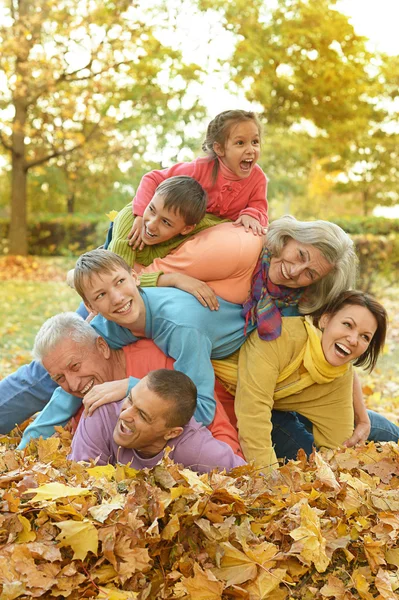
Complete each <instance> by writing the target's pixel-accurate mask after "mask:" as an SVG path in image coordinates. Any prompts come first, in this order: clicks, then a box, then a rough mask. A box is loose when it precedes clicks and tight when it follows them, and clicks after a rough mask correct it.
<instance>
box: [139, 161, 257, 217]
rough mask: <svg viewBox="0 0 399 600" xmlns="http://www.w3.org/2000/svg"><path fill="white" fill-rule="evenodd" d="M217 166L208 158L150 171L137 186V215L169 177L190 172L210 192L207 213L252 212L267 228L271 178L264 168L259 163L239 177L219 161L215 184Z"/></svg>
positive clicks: (223, 214) (235, 214)
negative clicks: (267, 176)
mask: <svg viewBox="0 0 399 600" xmlns="http://www.w3.org/2000/svg"><path fill="white" fill-rule="evenodd" d="M213 165H214V160H209V158H207V157H205V158H197V159H196V160H193V161H192V162H188V163H177V164H176V165H173V166H172V167H169V168H168V169H162V170H160V171H150V173H147V174H146V175H144V177H143V178H142V180H141V182H140V185H139V187H138V189H137V193H136V196H135V198H134V202H133V213H134V214H135V215H136V216H140V217H142V216H143V213H144V210H145V209H146V207H147V206H148V204H149V203H150V201H151V199H152V197H153V196H154V193H155V190H156V188H157V187H158V185H159V184H160V183H162V182H163V181H165V179H169V177H174V176H176V175H187V176H189V177H193V178H194V179H196V180H197V181H198V182H199V183H200V184H201V185H202V187H203V188H204V189H205V191H206V192H207V194H208V205H207V212H210V213H212V214H214V215H218V216H220V217H224V218H227V219H231V220H233V221H235V220H236V219H238V218H239V217H240V216H242V215H249V216H251V217H254V218H255V219H257V220H258V221H259V222H260V224H261V225H262V226H263V227H267V225H268V217H267V199H266V193H267V178H266V175H265V174H264V172H263V171H262V169H261V168H260V167H259V166H258V165H255V166H254V168H253V169H252V172H251V174H250V175H249V177H247V178H245V179H238V178H237V176H236V175H234V173H232V171H231V170H230V169H229V168H228V167H226V166H225V165H224V164H223V163H222V162H221V161H220V160H219V171H218V175H217V178H216V181H215V183H213V181H212V169H213Z"/></svg>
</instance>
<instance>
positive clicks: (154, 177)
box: [133, 162, 195, 217]
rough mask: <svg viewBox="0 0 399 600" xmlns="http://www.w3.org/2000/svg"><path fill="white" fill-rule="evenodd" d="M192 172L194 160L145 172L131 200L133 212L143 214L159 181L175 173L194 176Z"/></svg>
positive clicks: (193, 170)
mask: <svg viewBox="0 0 399 600" xmlns="http://www.w3.org/2000/svg"><path fill="white" fill-rule="evenodd" d="M194 172H195V162H191V163H178V164H176V165H173V166H172V167H169V168H168V169H162V170H160V171H150V172H149V173H146V174H145V175H144V177H143V178H142V180H141V181H140V184H139V187H138V188H137V192H136V196H135V198H134V200H133V214H135V215H138V216H140V217H142V216H143V214H144V211H145V209H146V208H147V206H148V205H149V203H150V201H151V199H152V197H153V195H154V194H155V190H156V189H157V187H158V186H159V184H160V183H162V182H163V181H165V179H169V177H174V176H175V175H188V176H189V177H194Z"/></svg>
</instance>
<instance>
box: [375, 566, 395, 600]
mask: <svg viewBox="0 0 399 600" xmlns="http://www.w3.org/2000/svg"><path fill="white" fill-rule="evenodd" d="M375 587H376V588H377V590H378V591H379V592H380V594H381V596H382V597H383V598H384V600H398V597H397V595H396V594H395V593H394V591H393V589H392V585H391V582H390V579H389V575H388V573H387V572H386V571H383V569H379V570H378V573H377V575H376V578H375Z"/></svg>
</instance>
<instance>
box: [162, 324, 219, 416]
mask: <svg viewBox="0 0 399 600" xmlns="http://www.w3.org/2000/svg"><path fill="white" fill-rule="evenodd" d="M164 339H165V340H166V343H165V342H161V341H160V340H158V339H154V342H155V343H156V345H157V346H158V347H159V348H161V350H162V351H163V352H164V353H165V354H166V355H167V356H171V357H172V358H174V359H175V364H174V366H173V368H174V369H175V371H181V372H182V373H185V374H186V375H188V376H189V377H191V379H192V380H193V381H194V383H195V385H196V386H197V408H196V411H195V413H194V417H195V419H196V420H197V421H198V422H199V423H204V424H205V425H209V423H211V422H212V421H213V419H214V417H215V410H216V402H215V398H214V395H213V393H214V386H215V373H214V371H213V367H212V363H211V352H212V343H211V341H210V339H209V338H208V337H207V336H206V335H204V334H202V333H201V332H200V331H198V329H195V328H194V327H185V326H183V327H182V326H180V327H179V326H177V325H175V324H174V323H169V326H168V328H167V331H166V332H165V338H164Z"/></svg>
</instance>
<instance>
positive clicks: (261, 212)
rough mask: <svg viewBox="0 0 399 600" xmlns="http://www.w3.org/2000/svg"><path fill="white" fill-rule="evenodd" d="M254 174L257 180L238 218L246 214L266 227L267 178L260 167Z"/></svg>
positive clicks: (267, 220)
mask: <svg viewBox="0 0 399 600" xmlns="http://www.w3.org/2000/svg"><path fill="white" fill-rule="evenodd" d="M259 169H260V168H259ZM256 176H257V181H256V185H255V187H254V190H253V192H252V194H251V195H250V197H249V200H248V204H247V206H246V207H245V208H244V209H243V210H242V211H240V213H239V215H238V218H240V217H242V216H243V215H248V216H250V217H253V218H254V219H256V220H257V221H259V222H260V224H261V225H262V227H267V226H268V224H269V219H268V204H267V179H266V175H265V174H264V173H263V171H262V170H261V169H260V171H258V172H257V173H256Z"/></svg>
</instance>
